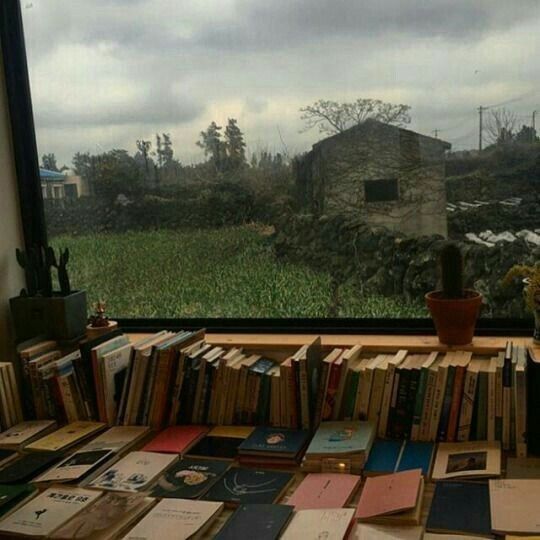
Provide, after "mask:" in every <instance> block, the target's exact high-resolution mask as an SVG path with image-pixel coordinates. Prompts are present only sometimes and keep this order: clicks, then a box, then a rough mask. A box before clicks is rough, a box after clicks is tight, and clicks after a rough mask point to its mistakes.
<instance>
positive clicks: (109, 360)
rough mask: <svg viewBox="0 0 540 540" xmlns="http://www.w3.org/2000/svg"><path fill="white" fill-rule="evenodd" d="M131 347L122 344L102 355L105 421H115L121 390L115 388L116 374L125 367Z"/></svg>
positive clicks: (127, 364)
mask: <svg viewBox="0 0 540 540" xmlns="http://www.w3.org/2000/svg"><path fill="white" fill-rule="evenodd" d="M132 350H133V347H132V346H131V345H129V344H128V345H124V346H123V347H120V348H118V349H115V350H114V351H111V352H109V353H107V354H104V355H103V358H102V359H101V363H102V365H101V368H102V373H103V381H102V382H103V389H104V392H103V394H104V398H105V411H106V413H107V422H108V423H109V424H112V423H114V422H115V421H116V414H117V411H118V405H119V404H120V396H121V391H118V389H117V381H116V376H117V375H118V374H119V373H120V372H122V371H123V370H125V369H127V367H128V366H129V361H130V358H131V352H132Z"/></svg>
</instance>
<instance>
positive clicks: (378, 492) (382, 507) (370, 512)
mask: <svg viewBox="0 0 540 540" xmlns="http://www.w3.org/2000/svg"><path fill="white" fill-rule="evenodd" d="M421 481H422V469H413V470H411V471H403V472H398V473H394V474H385V475H383V476H374V477H369V478H367V479H366V483H365V485H364V489H363V490H362V493H361V495H360V500H359V501H358V506H357V508H356V518H357V519H368V518H371V517H375V516H383V515H386V514H395V513H398V512H405V511H407V510H410V509H412V508H414V507H415V506H416V502H417V500H418V493H419V491H420V485H421Z"/></svg>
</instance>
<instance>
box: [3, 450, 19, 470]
mask: <svg viewBox="0 0 540 540" xmlns="http://www.w3.org/2000/svg"><path fill="white" fill-rule="evenodd" d="M18 456H19V454H18V453H17V452H15V450H8V449H6V448H0V467H3V466H5V465H6V464H8V463H10V462H11V461H13V460H14V459H16V458H17V457H18Z"/></svg>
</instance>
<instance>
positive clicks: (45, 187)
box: [39, 168, 88, 201]
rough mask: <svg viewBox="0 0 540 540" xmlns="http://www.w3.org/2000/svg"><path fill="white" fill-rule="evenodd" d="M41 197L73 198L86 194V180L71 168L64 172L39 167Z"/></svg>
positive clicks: (55, 198)
mask: <svg viewBox="0 0 540 540" xmlns="http://www.w3.org/2000/svg"><path fill="white" fill-rule="evenodd" d="M39 176H40V179H41V192H42V194H43V199H54V200H64V201H65V200H74V199H78V198H79V197H82V196H84V195H88V186H87V185H86V182H85V181H84V180H83V179H82V178H81V177H80V176H78V175H76V174H75V173H74V172H73V171H71V170H66V171H64V172H57V171H49V170H48V169H42V168H40V169H39Z"/></svg>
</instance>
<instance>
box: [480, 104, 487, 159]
mask: <svg viewBox="0 0 540 540" xmlns="http://www.w3.org/2000/svg"><path fill="white" fill-rule="evenodd" d="M485 110H486V107H482V105H480V107H478V120H479V126H478V127H479V129H478V151H479V152H481V151H482V130H483V129H484V123H483V121H484V111H485Z"/></svg>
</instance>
